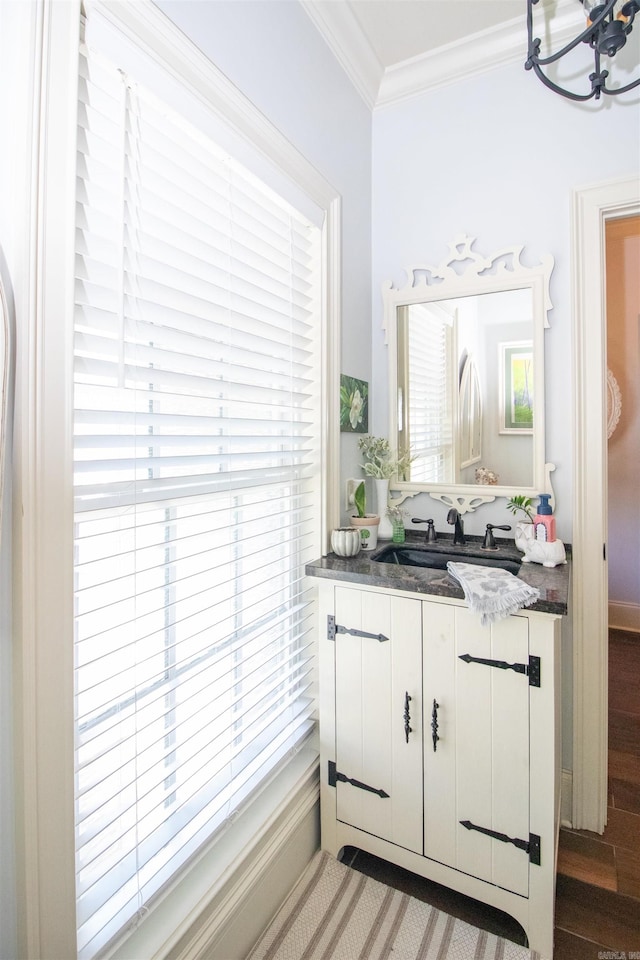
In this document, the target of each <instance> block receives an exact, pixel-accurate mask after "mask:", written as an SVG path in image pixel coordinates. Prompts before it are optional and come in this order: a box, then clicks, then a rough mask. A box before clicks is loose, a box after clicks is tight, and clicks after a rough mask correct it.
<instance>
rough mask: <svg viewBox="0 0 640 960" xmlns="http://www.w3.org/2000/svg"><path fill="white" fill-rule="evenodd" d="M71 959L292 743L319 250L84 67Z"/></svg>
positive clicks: (129, 908)
mask: <svg viewBox="0 0 640 960" xmlns="http://www.w3.org/2000/svg"><path fill="white" fill-rule="evenodd" d="M78 142H79V151H78V187H77V235H76V315H75V377H74V380H75V387H74V471H75V474H74V475H75V481H74V489H75V557H74V571H75V671H76V678H75V691H76V837H77V898H78V952H79V956H80V957H92V956H94V955H95V954H96V953H98V952H99V951H101V950H102V949H103V948H104V946H105V945H106V944H108V943H109V942H110V941H111V940H112V939H113V937H115V936H116V935H118V933H119V932H120V931H121V930H122V929H123V928H124V927H125V926H126V925H128V924H130V923H131V922H132V921H133V920H135V917H136V916H137V915H138V914H140V913H141V912H142V911H144V910H145V908H146V907H147V906H148V904H149V903H150V902H152V901H153V898H154V897H155V896H156V895H157V894H158V892H159V891H161V890H162V889H163V888H164V887H165V886H166V884H167V883H169V882H170V881H171V879H172V878H173V877H174V876H175V875H176V872H177V871H179V870H180V869H181V868H182V867H183V866H184V865H185V864H187V863H188V861H189V859H190V858H191V857H192V856H193V855H194V854H195V853H196V851H198V849H199V848H201V846H202V845H203V844H204V843H205V842H207V841H208V840H210V839H211V837H212V836H213V835H214V834H215V832H216V830H219V829H220V828H221V827H222V826H223V825H225V824H226V823H227V822H228V821H229V820H230V818H233V816H234V814H235V813H236V812H237V810H238V809H239V808H241V807H242V806H243V804H246V803H247V802H248V801H249V800H250V799H251V797H252V795H253V794H254V793H255V791H256V790H257V788H258V787H259V786H260V785H261V784H262V783H264V782H265V780H266V779H268V778H269V777H270V776H273V775H274V772H275V771H276V770H277V768H278V766H279V764H281V762H282V761H283V759H284V758H286V757H287V756H288V755H289V754H290V753H291V752H292V751H295V750H296V749H297V748H298V747H299V746H300V745H301V743H303V742H304V740H305V738H306V737H307V736H308V735H309V733H310V731H311V729H312V726H313V722H312V718H311V712H312V708H313V699H312V696H311V692H310V686H311V675H312V669H313V649H312V616H311V607H310V603H311V601H310V597H309V596H308V595H307V592H306V589H305V581H304V564H305V563H306V562H307V561H308V560H310V559H312V558H313V557H314V556H315V555H316V552H317V549H318V542H319V541H318V521H317V520H316V519H315V518H316V517H318V516H320V514H321V511H320V510H319V500H320V470H319V453H318V450H319V435H320V410H319V407H320V402H319V396H320V357H321V352H322V351H321V346H320V326H321V324H320V306H319V304H320V283H319V279H320V239H321V231H320V230H319V229H318V227H317V226H314V225H313V224H312V223H310V222H309V221H308V220H307V219H305V217H303V216H302V215H301V214H299V213H298V212H297V211H296V210H295V209H293V208H292V207H291V206H289V205H288V204H287V203H285V202H284V201H283V200H282V199H280V197H278V196H277V195H275V194H274V193H273V192H271V191H270V190H269V189H268V188H267V187H266V186H265V185H264V184H262V183H261V182H260V181H259V180H257V179H256V178H255V177H254V176H253V175H252V174H251V173H249V172H248V171H247V170H246V169H244V168H242V167H241V166H240V165H239V164H238V163H236V162H234V160H233V159H232V158H231V157H230V156H229V155H228V154H226V153H225V152H224V151H222V150H221V149H219V148H218V147H217V146H216V145H215V144H214V143H213V142H211V140H210V139H209V138H208V137H207V136H206V135H204V134H203V133H202V132H201V131H199V130H198V129H197V128H195V127H193V126H191V125H190V124H189V123H187V122H185V121H184V120H182V119H181V118H180V116H178V115H177V114H175V113H174V112H172V110H171V109H169V108H168V107H167V106H166V105H165V104H164V103H163V102H161V101H160V100H159V99H157V97H156V96H155V95H154V94H153V93H152V92H150V91H149V90H147V89H145V85H144V83H143V82H140V81H139V80H138V78H136V77H133V76H131V75H130V74H129V73H127V72H125V71H124V70H122V69H121V68H120V66H119V64H118V62H117V60H113V61H112V60H110V59H109V58H107V57H105V56H103V55H102V53H101V52H98V51H97V50H96V49H94V48H92V47H91V46H89V47H84V49H83V54H82V57H81V65H80V95H79V127H78Z"/></svg>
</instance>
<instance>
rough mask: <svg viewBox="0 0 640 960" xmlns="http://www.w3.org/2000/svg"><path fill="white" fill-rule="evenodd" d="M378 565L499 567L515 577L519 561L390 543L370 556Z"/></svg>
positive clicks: (435, 567) (436, 568)
mask: <svg viewBox="0 0 640 960" xmlns="http://www.w3.org/2000/svg"><path fill="white" fill-rule="evenodd" d="M371 559H372V560H376V561H377V562H378V563H393V564H398V565H399V566H403V567H428V568H429V569H430V570H446V569H447V564H448V563H449V562H453V563H474V564H478V565H479V566H481V567H499V568H500V569H502V570H508V571H509V573H513V574H514V575H517V574H518V573H519V572H520V560H516V559H512V558H509V557H500V556H493V555H492V554H491V553H489V552H485V553H484V554H483V553H480V551H473V552H470V551H466V552H465V553H453V552H452V553H446V552H444V551H442V550H429V549H428V548H425V547H419V546H410V545H407V544H404V543H391V544H389V545H388V546H386V547H382V549H381V550H377V551H376V552H375V553H373V554H372V555H371Z"/></svg>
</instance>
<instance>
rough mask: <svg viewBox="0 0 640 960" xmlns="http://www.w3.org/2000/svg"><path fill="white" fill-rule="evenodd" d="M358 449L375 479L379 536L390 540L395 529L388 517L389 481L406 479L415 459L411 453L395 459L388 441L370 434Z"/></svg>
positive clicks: (362, 438)
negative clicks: (392, 478) (396, 478)
mask: <svg viewBox="0 0 640 960" xmlns="http://www.w3.org/2000/svg"><path fill="white" fill-rule="evenodd" d="M358 447H359V448H360V450H361V451H362V453H363V454H364V463H363V464H362V469H363V470H364V472H365V474H366V475H367V476H368V477H373V481H374V483H375V487H376V500H377V504H378V514H379V516H380V528H379V530H378V535H379V536H380V537H381V538H382V539H386V540H390V539H391V537H392V535H393V527H392V524H391V520H390V519H389V517H388V515H387V509H388V504H389V480H390V479H391V477H398V478H399V479H401V480H402V479H404V478H405V476H406V473H407V470H408V469H409V464H410V463H411V461H412V460H413V457H412V456H411V455H410V454H409V453H404V454H402V456H400V457H394V456H393V454H392V452H391V446H390V444H389V441H388V440H385V439H384V437H372V436H371V435H370V434H367V435H366V436H365V437H360V439H359V440H358Z"/></svg>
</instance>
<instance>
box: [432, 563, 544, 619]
mask: <svg viewBox="0 0 640 960" xmlns="http://www.w3.org/2000/svg"><path fill="white" fill-rule="evenodd" d="M447 570H448V571H449V573H450V574H451V576H452V577H454V578H455V579H456V580H457V581H458V583H459V584H460V586H461V587H462V589H463V591H464V598H465V600H466V601H467V603H468V605H469V609H470V610H472V611H473V612H474V613H479V614H481V617H480V623H481V624H482V626H483V627H486V626H487V625H488V624H490V623H494V622H495V621H496V620H501V619H502V618H503V617H508V616H510V615H511V614H512V613H516V611H518V610H520V609H521V608H522V607H530V606H531V604H532V603H535V602H536V600H537V599H538V597H539V596H540V591H539V590H538V588H537V587H530V586H529V584H528V583H524V582H523V581H522V580H519V579H518V577H514V576H513V574H511V573H509V571H508V570H501V569H500V568H499V567H484V566H480V565H479V564H477V563H453V562H449V563H448V564H447Z"/></svg>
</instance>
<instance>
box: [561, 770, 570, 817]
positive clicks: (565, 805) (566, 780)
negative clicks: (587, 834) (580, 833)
mask: <svg viewBox="0 0 640 960" xmlns="http://www.w3.org/2000/svg"><path fill="white" fill-rule="evenodd" d="M572 823H573V772H572V771H571V770H563V771H562V800H561V802H560V826H561V827H571V825H572Z"/></svg>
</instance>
